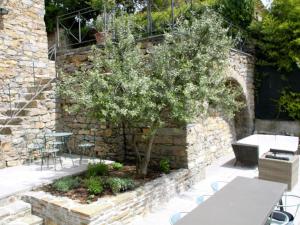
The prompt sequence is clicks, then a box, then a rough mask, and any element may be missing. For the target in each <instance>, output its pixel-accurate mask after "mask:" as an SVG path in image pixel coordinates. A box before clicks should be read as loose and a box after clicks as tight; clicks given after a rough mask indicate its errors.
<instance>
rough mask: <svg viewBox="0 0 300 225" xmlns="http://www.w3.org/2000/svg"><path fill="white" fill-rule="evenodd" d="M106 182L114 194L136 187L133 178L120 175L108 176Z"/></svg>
mask: <svg viewBox="0 0 300 225" xmlns="http://www.w3.org/2000/svg"><path fill="white" fill-rule="evenodd" d="M106 184H107V186H108V187H109V188H110V189H111V191H112V192H113V193H114V194H116V193H119V192H121V191H126V190H132V189H133V188H134V187H135V183H134V181H133V180H132V179H128V178H119V177H110V178H108V179H107V181H106Z"/></svg>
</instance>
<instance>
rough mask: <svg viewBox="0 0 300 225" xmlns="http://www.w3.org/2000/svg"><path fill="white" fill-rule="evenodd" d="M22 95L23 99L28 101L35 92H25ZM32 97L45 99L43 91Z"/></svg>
mask: <svg viewBox="0 0 300 225" xmlns="http://www.w3.org/2000/svg"><path fill="white" fill-rule="evenodd" d="M23 96H24V99H25V100H27V101H29V100H31V99H32V98H33V97H34V96H35V94H34V93H26V94H24V95H23ZM34 99H36V100H44V99H45V95H44V94H43V93H40V94H38V95H37V96H36V97H35V98H34Z"/></svg>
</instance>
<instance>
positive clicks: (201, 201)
mask: <svg viewBox="0 0 300 225" xmlns="http://www.w3.org/2000/svg"><path fill="white" fill-rule="evenodd" d="M209 197H211V195H201V196H198V197H197V198H196V203H197V205H200V204H201V203H203V202H204V201H205V200H206V199H207V198H209Z"/></svg>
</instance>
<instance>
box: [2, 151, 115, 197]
mask: <svg viewBox="0 0 300 225" xmlns="http://www.w3.org/2000/svg"><path fill="white" fill-rule="evenodd" d="M72 158H73V161H74V165H73V163H72V160H71V158H70V157H69V155H67V156H63V157H62V165H63V168H61V166H60V164H59V163H57V165H56V170H54V165H53V163H52V162H51V160H50V165H49V168H47V166H46V165H44V166H43V170H41V166H40V162H39V161H37V162H35V163H33V164H31V165H21V166H15V167H7V168H4V169H1V170H0V179H1V185H0V201H1V199H4V198H6V197H8V196H11V195H15V194H18V193H21V192H25V191H29V190H31V189H33V188H35V187H38V186H41V185H44V184H49V183H52V182H53V181H54V180H56V179H58V178H61V177H64V176H68V175H73V174H78V173H81V172H83V171H85V170H86V167H87V164H88V163H89V162H93V159H91V158H88V157H83V160H82V163H81V165H79V156H78V155H72ZM94 161H99V159H95V160H94ZM105 162H107V163H110V162H111V161H107V160H106V161H105Z"/></svg>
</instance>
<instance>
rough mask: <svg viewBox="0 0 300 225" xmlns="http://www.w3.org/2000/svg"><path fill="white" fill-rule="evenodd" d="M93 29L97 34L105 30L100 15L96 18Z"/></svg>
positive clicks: (103, 21)
mask: <svg viewBox="0 0 300 225" xmlns="http://www.w3.org/2000/svg"><path fill="white" fill-rule="evenodd" d="M95 28H96V30H97V31H98V32H103V31H104V30H105V20H104V18H103V16H102V15H99V16H97V19H96V21H95Z"/></svg>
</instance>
